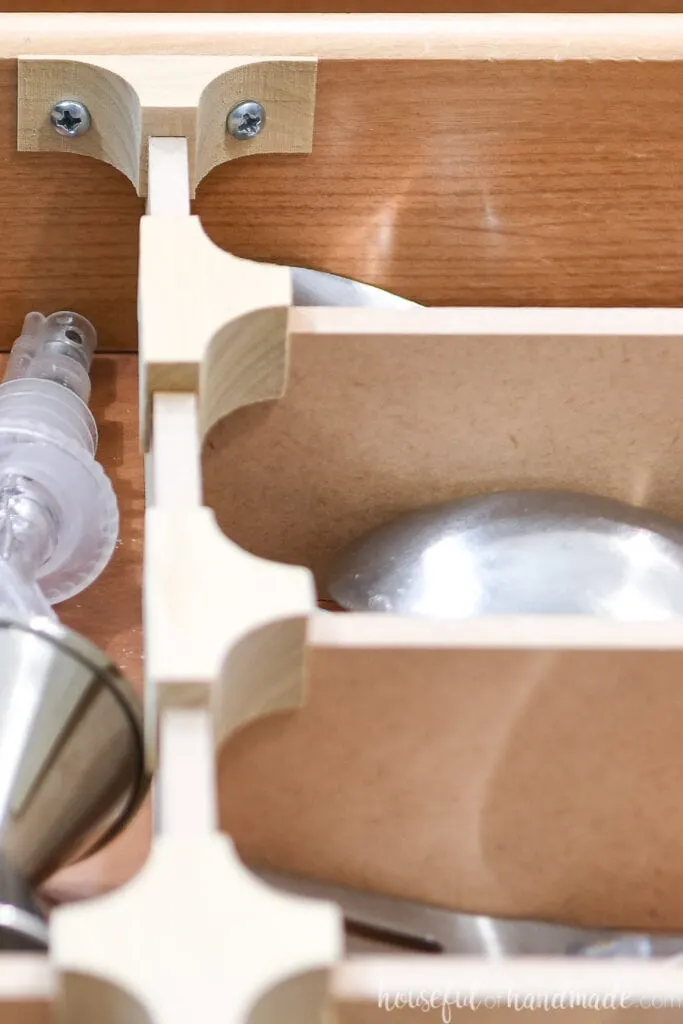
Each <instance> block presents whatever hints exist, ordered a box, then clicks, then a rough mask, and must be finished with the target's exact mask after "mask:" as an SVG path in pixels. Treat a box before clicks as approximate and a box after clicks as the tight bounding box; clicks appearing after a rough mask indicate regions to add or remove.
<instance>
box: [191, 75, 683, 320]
mask: <svg viewBox="0 0 683 1024" xmlns="http://www.w3.org/2000/svg"><path fill="white" fill-rule="evenodd" d="M681 85H683V63H672V64H656V63H643V64H636V63H621V62H612V63H609V62H596V63H588V62H567V63H549V62H542V61H541V62H522V63H519V62H508V63H500V62H495V63H493V62H485V63H484V62H474V61H467V62H457V61H454V62H445V61H444V62H441V61H439V62H432V63H428V62H421V61H409V62H399V61H382V62H370V61H358V62H353V63H349V62H335V61H322V62H321V64H320V66H319V71H318V101H317V115H316V135H315V143H314V149H313V154H312V155H311V156H310V157H293V158H291V159H288V158H283V157H269V158H267V159H265V158H258V157H257V158H254V159H253V160H249V161H241V162H239V161H238V162H236V163H235V164H233V165H232V166H231V167H222V168H218V169H217V170H216V172H215V173H214V174H213V175H212V176H211V177H210V178H208V179H207V180H206V181H205V182H204V184H203V186H201V188H200V190H199V194H198V199H197V209H198V211H199V212H200V214H201V216H202V218H203V220H204V223H205V226H206V229H207V231H208V232H209V234H210V235H211V236H212V237H213V238H214V240H215V241H217V242H218V243H219V244H220V245H222V246H223V247H225V248H228V249H230V251H232V252H234V253H235V254H237V255H241V256H250V257H258V258H260V259H266V260H277V261H280V262H282V261H284V262H287V263H291V264H301V265H306V266H312V267H315V268H316V269H319V270H328V271H333V272H335V273H339V274H344V275H348V276H350V277H355V278H358V279H360V280H363V281H366V282H368V283H371V284H375V285H379V286H381V287H383V288H387V289H389V290H391V291H396V292H398V293H400V294H402V295H405V296H406V297H409V298H412V299H415V300H417V301H420V302H423V303H427V304H438V305H513V306H516V305H579V306H582V305H586V306H589V305H593V306H609V305H677V304H680V301H681V297H682V296H683V285H682V284H681V279H680V274H679V240H678V230H677V226H676V225H677V223H678V220H679V218H680V216H681V213H683V189H682V188H681V176H680V173H679V169H678V161H679V157H678V153H679V145H680V142H679V139H680V136H679V134H678V132H676V131H675V130H674V129H673V126H674V125H675V123H676V120H677V117H678V114H677V109H676V108H677V101H676V96H677V93H678V91H679V89H680V88H681ZM228 195H229V197H230V198H229V202H224V201H223V197H227V196H228ZM237 211H238V212H237Z"/></svg>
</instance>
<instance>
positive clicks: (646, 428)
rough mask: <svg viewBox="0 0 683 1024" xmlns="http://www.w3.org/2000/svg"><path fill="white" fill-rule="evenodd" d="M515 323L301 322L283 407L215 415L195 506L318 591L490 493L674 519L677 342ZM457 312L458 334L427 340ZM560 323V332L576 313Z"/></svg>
mask: <svg viewBox="0 0 683 1024" xmlns="http://www.w3.org/2000/svg"><path fill="white" fill-rule="evenodd" d="M515 312H517V313H519V314H520V316H519V317H517V320H516V323H517V324H518V325H519V324H520V323H521V319H520V317H521V318H522V319H523V316H524V311H511V312H510V317H509V321H508V322H509V325H510V327H509V329H510V335H509V336H503V337H496V336H493V335H491V336H486V328H485V327H483V328H482V330H481V331H479V332H478V333H474V332H473V333H472V334H471V335H468V333H467V327H466V325H465V320H464V317H465V315H466V311H463V312H462V314H457V313H448V314H446V313H445V312H443V313H442V312H441V311H437V310H429V311H418V313H417V318H416V317H415V314H411V316H412V317H413V320H412V323H413V326H414V327H415V329H416V331H420V330H422V331H424V334H425V336H423V337H420V336H419V333H416V335H414V336H411V335H410V334H409V333H408V332H409V330H410V324H411V320H410V319H409V317H408V315H407V314H405V313H404V314H391V315H390V319H391V320H392V322H393V323H394V324H395V325H396V326H395V328H394V329H393V331H392V330H391V329H388V328H385V329H383V330H381V331H380V330H379V329H378V328H377V325H378V324H379V323H380V322H385V323H386V317H387V314H384V313H380V314H376V315H374V317H373V315H372V314H371V313H370V311H367V310H366V311H362V312H359V313H358V314H356V312H355V311H335V312H332V311H330V312H329V314H328V315H325V314H324V311H319V312H318V313H312V312H311V313H306V312H305V311H301V313H299V314H297V317H298V318H295V320H294V321H293V322H294V323H295V327H294V330H293V334H292V343H291V365H290V373H289V383H288V385H287V389H286V393H285V395H284V397H283V398H282V399H280V400H278V401H276V402H267V403H261V404H258V405H254V406H251V407H247V408H243V409H240V410H238V411H237V412H235V413H233V414H232V415H231V416H228V417H226V418H225V419H223V420H222V421H219V423H218V424H217V425H216V426H215V427H214V428H213V430H212V431H211V432H210V433H209V435H208V437H207V439H206V442H205V445H204V452H203V461H204V484H205V500H206V501H207V503H208V504H210V505H211V506H212V507H214V508H215V510H216V513H217V517H218V520H219V522H220V524H221V526H222V527H223V529H224V530H225V532H226V533H227V534H228V536H229V537H231V538H232V539H233V540H234V541H236V542H237V543H238V544H240V545H241V546H242V547H244V548H246V549H247V550H249V551H252V552H254V553H256V554H258V555H262V556H264V557H266V558H270V559H273V560H275V561H282V562H292V563H295V564H304V565H308V566H310V567H312V568H313V570H314V571H315V573H316V576H317V578H318V582H319V584H320V586H321V587H322V586H323V585H324V575H325V568H326V566H327V564H328V563H329V560H330V557H331V556H332V555H333V554H334V553H335V552H336V551H337V550H339V548H341V547H342V546H343V545H344V544H346V543H348V542H349V541H350V540H351V539H353V538H354V537H356V536H359V535H360V534H361V533H363V532H364V531H365V530H366V529H369V528H371V527H373V526H376V525H379V524H380V523H382V522H384V521H386V520H388V519H390V518H392V516H394V515H397V514H399V513H400V512H402V511H405V510H407V509H411V508H415V507H418V506H421V505H425V504H429V503H431V502H438V501H448V500H451V499H453V498H457V497H463V496H466V495H471V494H476V493H479V492H483V491H491V490H497V489H503V488H508V487H536V488H538V487H564V488H569V489H572V490H577V491H588V492H593V493H598V494H602V495H605V496H609V497H613V498H618V499H621V500H624V501H628V502H631V503H633V504H636V505H643V506H646V507H648V508H651V509H655V510H657V511H659V512H663V513H666V514H669V515H671V516H674V517H677V518H679V519H683V430H682V429H681V422H682V420H681V401H680V396H681V393H683V346H682V343H681V339H680V336H679V337H676V336H672V337H648V335H647V333H645V332H644V333H642V334H636V335H635V336H632V337H628V336H622V337H620V336H611V337H610V336H600V335H599V334H593V336H591V335H590V333H588V332H590V330H591V327H590V323H591V322H592V321H595V320H596V319H598V318H597V313H590V312H589V311H586V313H585V314H583V316H584V319H585V321H586V332H587V333H586V334H585V335H582V334H581V331H580V329H577V330H576V331H575V332H570V331H568V333H567V335H566V336H561V337H553V336H543V335H539V336H537V337H534V336H530V335H529V334H526V336H525V334H524V331H523V330H522V329H520V328H519V327H515V325H514V322H513V321H514V317H513V313H515ZM530 312H533V311H530ZM469 314H470V323H472V321H473V320H476V319H481V316H482V313H481V312H476V311H475V312H473V311H469ZM494 314H495V318H497V319H498V320H499V323H500V326H501V330H504V329H505V328H504V324H505V322H506V319H507V314H506V313H505V311H492V316H491V318H490V319H493V318H494V317H493V315H494ZM459 315H461V316H462V317H463V321H462V327H461V330H462V332H463V333H462V334H461V335H460V336H458V335H456V334H455V333H450V334H449V333H448V329H447V328H446V327H445V328H444V331H443V333H442V334H441V336H439V335H438V334H435V333H432V335H431V336H429V333H430V331H433V330H434V325H435V324H436V322H437V320H438V319H439V318H443V317H449V318H450V320H449V322H450V323H451V325H452V328H451V330H453V329H454V328H455V327H456V326H457V323H458V316H459ZM549 315H550V314H549ZM631 315H632V314H630V313H629V311H624V317H625V320H626V321H628V319H629V317H630V316H631ZM671 315H672V316H675V314H673V313H672V314H671ZM553 316H556V317H557V321H556V328H555V329H559V328H560V327H561V324H562V323H564V322H565V321H566V323H567V324H569V323H571V322H572V320H575V318H576V312H574V313H572V311H565V312H564V313H563V314H553ZM646 316H649V314H643V318H645V317H646ZM606 317H608V318H609V320H610V324H608V325H607V327H606V329H607V330H608V331H609V330H614V329H615V327H616V326H617V321H614V322H613V321H612V314H611V313H610V314H606ZM655 320H656V315H654V320H653V324H654V321H655ZM354 321H355V323H356V327H357V330H354V329H353V323H354ZM363 321H365V322H366V323H367V325H368V326H367V328H365V329H364V328H363V326H362V322H363ZM418 321H419V323H420V325H421V326H418ZM373 322H374V325H375V329H376V330H375V333H373V328H372V326H371V324H372V323H373ZM623 322H624V320H623V319H622V323H623ZM429 323H431V325H432V326H431V327H430V326H429ZM605 323H606V321H605V320H603V324H602V326H603V328H605ZM314 324H317V325H319V326H320V330H315V329H314V328H313V326H312V325H314ZM323 324H326V327H323V326H321V325H323ZM345 324H346V326H345ZM610 325H611V326H610ZM527 326H528V327H530V323H528V324H527ZM402 328H403V330H404V331H405V333H401V329H402ZM548 329H549V330H550V331H552V330H553V328H552V326H549V327H548ZM597 330H598V326H597V325H596V331H597Z"/></svg>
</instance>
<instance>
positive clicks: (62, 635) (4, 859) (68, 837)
mask: <svg viewBox="0 0 683 1024" xmlns="http://www.w3.org/2000/svg"><path fill="white" fill-rule="evenodd" d="M148 781H149V780H148V777H147V773H146V771H145V764H144V748H143V732H142V715H141V709H140V703H139V701H138V699H137V697H136V696H135V694H134V693H133V691H132V690H131V689H130V687H129V686H128V684H127V683H126V681H125V679H124V678H123V677H122V676H121V674H120V673H119V671H118V670H117V669H116V668H115V667H114V665H112V663H111V662H110V661H109V659H108V658H107V657H106V656H105V655H104V654H103V653H102V652H101V651H100V650H98V649H97V648H96V647H94V646H93V645H92V644H91V643H89V642H88V641H87V640H84V639H83V637H80V636H78V635H77V634H75V633H72V632H71V631H70V630H68V629H65V628H64V627H63V626H60V625H58V624H55V623H53V622H51V621H48V620H42V619H41V620H32V621H31V622H29V623H22V622H15V621H11V620H0V948H12V949H22V948H24V949H25V948H37V947H38V948H39V947H40V946H41V945H44V943H45V940H46V928H45V922H44V919H43V916H42V913H41V909H40V907H39V905H38V903H37V902H36V900H35V897H34V895H33V891H32V890H33V887H34V886H36V885H38V884H39V883H40V882H42V881H44V880H45V879H46V878H47V877H48V876H49V875H51V874H52V873H53V872H54V871H56V870H57V868H60V867H63V866H64V865H65V864H67V863H69V862H71V861H73V860H76V859H78V858H79V857H82V856H85V855H86V854H90V853H93V852H94V851H95V850H96V849H98V848H99V847H101V846H103V845H104V844H105V843H107V842H109V840H110V839H112V838H113V837H114V836H115V835H116V834H117V833H118V832H119V831H120V830H121V828H122V827H123V826H124V825H125V824H126V822H127V821H128V820H129V819H130V818H131V816H132V815H133V814H134V813H135V811H136V809H137V808H138V806H139V804H140V802H141V800H142V798H143V796H144V794H145V792H146V790H147V786H148Z"/></svg>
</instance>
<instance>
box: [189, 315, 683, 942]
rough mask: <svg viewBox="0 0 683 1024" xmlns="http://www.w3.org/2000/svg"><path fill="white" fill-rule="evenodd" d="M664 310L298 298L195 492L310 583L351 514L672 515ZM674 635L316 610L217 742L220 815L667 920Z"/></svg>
mask: <svg viewBox="0 0 683 1024" xmlns="http://www.w3.org/2000/svg"><path fill="white" fill-rule="evenodd" d="M680 327H681V320H680V315H679V314H678V313H677V312H675V311H669V312H667V311H666V310H647V311H641V312H640V313H639V312H638V311H632V310H609V311H608V310H605V311H602V312H600V311H584V312H581V311H577V310H561V311H551V310H448V311H446V310H416V311H403V312H401V313H400V314H395V313H393V312H385V311H367V310H323V309H321V310H295V311H293V313H292V320H291V336H290V353H289V356H290V360H289V368H288V373H287V376H286V379H284V380H283V382H282V383H283V395H282V397H281V398H279V399H275V400H273V401H268V402H260V403H256V404H253V405H248V406H246V407H244V408H241V409H238V410H236V411H235V412H233V413H232V414H231V415H229V416H227V417H225V418H223V419H222V420H221V421H219V422H218V423H217V424H216V425H215V427H214V428H213V429H212V430H211V431H210V432H209V434H208V435H207V437H206V440H205V445H204V453H203V461H204V483H205V498H206V500H207V501H208V502H209V503H210V504H211V505H212V506H213V507H214V509H215V511H216V514H217V516H218V518H219V521H220V523H221V525H222V527H223V529H224V530H225V532H226V533H227V535H228V536H229V537H230V538H231V539H232V540H235V541H236V542H237V543H238V544H240V545H241V546H243V547H245V548H246V549H247V550H249V551H252V552H254V553H255V554H257V555H260V556H263V557H265V558H269V559H272V560H275V561H285V562H292V563H301V564H305V565H308V566H310V567H311V568H312V569H313V570H314V572H315V573H316V575H317V577H318V579H319V580H320V581H323V580H324V575H325V567H326V565H327V563H328V561H329V559H330V557H331V556H332V554H334V553H335V552H336V551H337V549H338V548H339V546H340V545H342V544H343V543H345V542H346V541H348V540H349V539H351V538H352V537H353V536H356V535H358V534H359V533H361V532H363V530H365V529H366V528H368V527H370V526H373V525H376V524H379V523H381V522H383V521H384V520H386V519H387V518H389V517H390V516H391V515H394V514H396V513H398V512H400V511H402V510H405V509H408V508H415V507H419V506H420V505H423V504H426V503H429V502H433V501H442V500H448V499H450V498H455V497H458V496H462V495H467V494H474V493H477V492H481V491H488V490H493V489H500V488H506V487H536V488H539V487H563V488H569V489H572V490H577V491H586V492H596V493H599V494H603V495H607V496H610V497H614V498H619V499H622V500H625V501H629V502H631V503H634V504H636V505H644V506H647V507H649V508H652V509H656V510H658V511H660V512H664V513H667V514H669V515H671V516H673V517H677V518H679V519H680V518H683V490H682V488H681V483H680V481H681V459H682V458H683V452H682V449H681V440H680V436H681V432H680V412H679V406H680V402H679V395H680V388H681V385H683V350H682V349H681V343H680V337H681V333H680ZM240 383H241V385H242V386H243V385H244V379H243V378H241V380H240ZM320 593H321V594H323V596H324V585H323V584H322V583H321V587H320ZM678 634H679V627H678V623H677V622H674V623H661V624H645V623H643V624H639V623H628V624H621V623H612V624H610V623H606V622H600V621H598V620H590V619H582V620H581V619H580V620H565V619H560V620H552V621H551V620H549V619H545V618H536V619H534V618H531V617H529V618H524V619H520V620H512V619H498V620H495V619H494V620H487V619H480V620H473V621H470V622H463V623H431V622H429V623H428V622H424V621H422V622H417V621H416V620H410V619H397V618H394V617H391V616H384V615H378V614H375V615H372V614H371V615H355V614H348V615H333V614H329V613H328V614H319V615H318V616H315V617H313V618H312V619H311V621H310V623H309V636H308V647H307V684H308V697H307V702H306V704H305V706H304V707H302V708H301V709H300V710H297V711H295V712H293V713H288V714H282V715H278V716H274V717H271V718H269V719H266V720H262V721H259V722H255V723H253V724H251V725H249V726H247V727H246V728H245V729H243V730H242V731H241V732H240V733H238V734H237V735H236V736H234V737H233V738H232V739H230V740H228V741H227V743H226V744H225V745H224V746H223V749H222V751H221V762H220V790H221V792H220V799H221V821H222V824H223V826H224V827H225V828H227V829H228V831H229V832H230V833H231V834H232V835H233V836H234V838H235V840H236V842H237V845H238V848H239V849H240V852H241V853H242V855H243V856H244V857H245V859H246V860H247V861H248V862H250V863H255V864H264V865H265V866H267V867H270V868H274V869H280V870H287V871H290V872H293V873H301V874H310V875H313V876H316V877H319V878H323V879H328V880H330V881H335V882H344V883H347V884H351V885H354V886H356V887H360V888H368V889H374V890H377V891H380V892H384V893H388V894H391V895H397V896H404V897H407V898H411V899H416V900H424V901H427V902H430V903H433V904H437V905H448V906H451V907H453V908H456V909H461V910H469V911H476V912H482V913H493V914H504V915H511V916H526V917H531V916H537V917H542V918H547V919H551V920H552V919H560V920H565V921H572V922H578V923H582V924H590V925H613V926H615V927H616V926H630V927H635V928H663V929H666V928H680V927H681V926H683V872H681V869H680V863H679V861H680V858H679V856H678V826H677V810H676V808H677V804H678V792H679V789H680V772H679V770H678V767H677V765H678V762H679V759H678V753H677V749H678V745H679V743H678V734H677V729H676V727H675V724H674V723H675V721H676V715H675V713H674V714H672V709H674V708H676V707H678V706H679V705H680V704H681V701H682V700H683V695H682V692H681V689H680V678H681V668H682V667H683V662H682V658H683V655H681V652H680V651H679V650H677V649H676V647H677V645H678V643H679V635H678ZM312 765H314V766H315V768H314V770H312V769H311V766H312Z"/></svg>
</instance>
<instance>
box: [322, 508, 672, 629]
mask: <svg viewBox="0 0 683 1024" xmlns="http://www.w3.org/2000/svg"><path fill="white" fill-rule="evenodd" d="M328 581H329V592H330V595H331V596H332V597H333V598H334V600H335V601H337V602H338V603H339V604H340V605H341V606H342V607H344V608H348V609H350V610H354V611H380V612H393V613H396V614H402V615H418V616H428V617H433V618H456V619H461V618H469V617H472V616H477V615H504V614H555V615H594V616H600V617H603V618H610V619H620V620H626V621H635V620H640V621H643V620H656V619H665V618H670V617H673V616H677V615H683V527H682V526H680V525H679V524H677V523H675V522H673V521H671V520H669V519H666V518H665V517H663V516H659V515H656V514H654V513H651V512H647V511H646V510H644V509H638V508H635V507H633V506H631V505H627V504H624V503H623V502H619V501H612V500H610V499H607V498H600V497H596V496H594V495H589V494H575V493H570V492H564V491H501V492H498V493H493V494H486V495H482V496H478V497H475V498H468V499H466V500H464V501H455V502H451V503H449V504H445V505H438V506H432V507H430V508H424V509H420V510H417V511H415V512H410V513H408V514H406V515H404V516H401V517H400V518H398V519H396V520H395V521H393V522H391V523H388V524H386V525H384V526H380V527H379V528H378V529H376V530H373V531H371V532H370V533H368V534H366V535H365V536H363V537H361V538H360V539H359V540H357V541H355V542H354V543H353V544H351V545H350V547H348V548H347V549H346V550H345V551H343V552H342V553H341V555H339V557H338V558H337V559H336V561H335V562H334V564H333V565H332V566H331V568H330V571H329V574H328Z"/></svg>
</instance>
